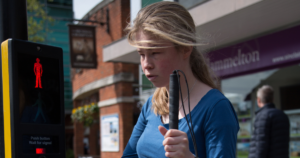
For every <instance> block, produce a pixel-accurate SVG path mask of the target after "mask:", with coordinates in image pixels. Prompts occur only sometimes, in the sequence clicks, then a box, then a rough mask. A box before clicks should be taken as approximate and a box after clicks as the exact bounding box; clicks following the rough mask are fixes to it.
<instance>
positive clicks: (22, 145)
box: [0, 39, 65, 158]
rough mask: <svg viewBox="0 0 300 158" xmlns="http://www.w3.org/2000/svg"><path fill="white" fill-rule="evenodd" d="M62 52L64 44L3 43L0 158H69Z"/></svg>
mask: <svg viewBox="0 0 300 158" xmlns="http://www.w3.org/2000/svg"><path fill="white" fill-rule="evenodd" d="M62 55H63V54H62V49H61V48H58V47H53V46H48V45H42V44H37V43H32V42H28V41H21V40H14V39H8V40H6V41H4V42H3V43H2V44H1V60H0V61H1V64H0V65H1V69H2V73H1V75H2V77H1V79H2V84H1V86H2V87H1V89H2V100H3V101H2V107H3V117H0V118H3V121H2V120H0V121H2V122H3V126H2V128H3V129H1V130H3V133H4V135H3V136H4V137H3V138H4V139H2V142H0V145H1V148H0V149H1V150H2V152H1V153H2V155H0V157H4V158H64V157H65V142H64V141H65V135H64V133H65V128H64V100H63V99H64V91H63V87H64V84H63V58H62V57H63V56H62ZM1 114H2V113H1Z"/></svg>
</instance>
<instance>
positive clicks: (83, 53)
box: [68, 25, 97, 68]
mask: <svg viewBox="0 0 300 158" xmlns="http://www.w3.org/2000/svg"><path fill="white" fill-rule="evenodd" d="M68 26H69V38H70V39H69V40H70V56H71V65H72V67H73V68H96V67H97V55H96V47H95V41H96V40H95V26H88V25H68Z"/></svg>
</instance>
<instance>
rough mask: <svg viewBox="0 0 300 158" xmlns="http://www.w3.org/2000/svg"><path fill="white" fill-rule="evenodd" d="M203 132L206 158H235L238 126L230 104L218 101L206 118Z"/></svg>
mask: <svg viewBox="0 0 300 158" xmlns="http://www.w3.org/2000/svg"><path fill="white" fill-rule="evenodd" d="M204 130H205V146H206V157H209V158H235V157H236V156H235V154H236V153H235V151H236V141H237V133H238V130H239V124H238V120H237V116H236V113H235V111H234V109H233V107H232V105H231V103H230V102H229V101H228V100H226V99H223V100H220V101H219V102H218V103H216V104H215V105H214V107H212V109H211V110H210V113H209V114H208V116H207V119H206V124H205V127H204Z"/></svg>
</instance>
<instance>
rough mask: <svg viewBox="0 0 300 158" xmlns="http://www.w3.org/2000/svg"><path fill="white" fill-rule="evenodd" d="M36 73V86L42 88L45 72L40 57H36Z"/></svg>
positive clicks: (34, 69)
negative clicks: (42, 78)
mask: <svg viewBox="0 0 300 158" xmlns="http://www.w3.org/2000/svg"><path fill="white" fill-rule="evenodd" d="M33 71H34V74H35V77H36V79H35V88H42V81H41V77H42V74H43V67H42V64H41V63H40V59H39V58H36V63H34V68H33Z"/></svg>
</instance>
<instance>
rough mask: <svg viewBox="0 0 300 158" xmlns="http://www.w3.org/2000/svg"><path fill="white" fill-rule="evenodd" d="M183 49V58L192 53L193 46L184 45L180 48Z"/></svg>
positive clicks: (187, 57)
mask: <svg viewBox="0 0 300 158" xmlns="http://www.w3.org/2000/svg"><path fill="white" fill-rule="evenodd" d="M182 51H183V58H184V59H189V57H190V55H191V54H192V51H193V46H186V47H183V48H182Z"/></svg>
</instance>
